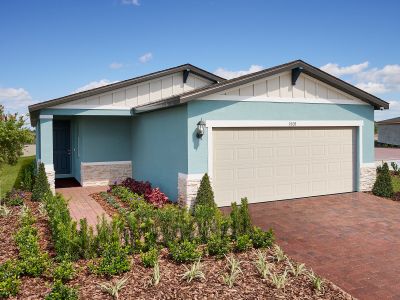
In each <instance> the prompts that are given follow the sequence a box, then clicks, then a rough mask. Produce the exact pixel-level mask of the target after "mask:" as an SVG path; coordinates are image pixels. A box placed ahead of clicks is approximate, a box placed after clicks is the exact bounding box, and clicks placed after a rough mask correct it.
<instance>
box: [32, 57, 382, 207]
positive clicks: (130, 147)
mask: <svg viewBox="0 0 400 300" xmlns="http://www.w3.org/2000/svg"><path fill="white" fill-rule="evenodd" d="M387 108H389V104H388V103H387V102H385V101H383V100H381V99H379V98H377V97H375V96H373V95H371V94H368V93H366V92H364V91H362V90H360V89H358V88H356V87H354V86H352V85H350V84H348V83H346V82H344V81H342V80H340V79H338V78H336V77H334V76H331V75H329V74H327V73H325V72H323V71H321V70H320V69H318V68H316V67H313V66H311V65H309V64H307V63H305V62H303V61H301V60H297V61H293V62H290V63H287V64H283V65H279V66H276V67H273V68H269V69H266V70H263V71H260V72H257V73H252V74H249V75H245V76H241V77H238V78H235V79H231V80H225V79H223V78H220V77H218V76H216V75H214V74H212V73H209V72H206V71H204V70H202V69H199V68H197V67H195V66H192V65H190V64H186V65H182V66H178V67H176V68H171V69H168V70H164V71H160V72H156V73H152V74H149V75H145V76H141V77H137V78H134V79H129V80H126V81H121V82H118V83H114V84H111V85H108V86H104V87H100V88H96V89H93V90H89V91H85V92H81V93H77V94H73V95H69V96H65V97H62V98H58V99H55V100H50V101H46V102H42V103H38V104H34V105H31V106H30V107H29V111H30V113H31V122H32V126H35V127H36V129H37V152H36V153H37V159H38V160H39V161H41V162H43V163H44V164H45V166H46V172H47V174H48V177H49V181H50V182H51V184H52V186H54V178H62V177H75V178H76V179H77V180H78V181H79V182H80V183H81V184H82V185H83V186H90V185H103V184H108V183H111V182H113V181H115V180H121V179H123V178H124V177H126V176H133V177H134V178H136V179H139V180H148V181H150V182H151V183H152V184H153V185H154V186H159V187H160V188H161V190H162V191H164V192H165V193H166V194H167V195H168V196H169V197H170V198H171V199H172V200H176V199H178V200H180V201H187V203H188V204H190V203H191V201H192V200H193V199H194V197H195V195H196V191H197V188H198V186H199V182H200V179H201V177H202V176H203V174H204V173H206V172H208V174H209V175H210V178H211V181H212V185H213V188H214V192H215V198H216V202H217V203H218V205H219V206H225V205H229V204H230V203H231V202H233V201H239V200H240V198H241V197H245V196H246V197H248V199H249V202H252V203H254V202H263V201H270V200H280V199H291V198H298V197H307V196H316V195H326V194H334V193H344V192H353V191H360V190H369V189H371V186H372V184H373V182H374V180H375V176H376V174H375V164H374V110H377V109H387ZM203 124H204V127H203ZM202 132H204V134H203V135H202Z"/></svg>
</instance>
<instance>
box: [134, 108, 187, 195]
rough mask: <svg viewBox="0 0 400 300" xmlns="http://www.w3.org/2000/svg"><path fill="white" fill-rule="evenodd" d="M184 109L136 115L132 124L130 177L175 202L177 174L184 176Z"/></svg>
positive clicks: (185, 115) (185, 142) (185, 159)
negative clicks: (142, 181)
mask: <svg viewBox="0 0 400 300" xmlns="http://www.w3.org/2000/svg"><path fill="white" fill-rule="evenodd" d="M187 129H188V127H187V109H186V106H179V107H174V108H170V109H166V110H160V111H155V112H151V113H144V114H139V115H137V116H134V117H133V120H132V138H131V141H132V168H133V177H134V178H135V179H138V180H148V181H150V182H151V183H152V185H153V186H154V187H160V189H161V191H163V192H164V193H166V194H167V196H168V197H169V198H170V199H171V200H173V201H174V200H176V199H177V192H178V173H185V174H186V173H187V151H188V147H187V145H188V139H187V136H188V133H187Z"/></svg>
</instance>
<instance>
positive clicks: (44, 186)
mask: <svg viewBox="0 0 400 300" xmlns="http://www.w3.org/2000/svg"><path fill="white" fill-rule="evenodd" d="M48 193H51V191H50V185H49V182H48V180H47V176H46V170H45V168H44V164H43V163H40V165H39V170H38V173H37V176H36V179H35V184H34V185H33V189H32V200H33V201H42V200H43V199H44V198H45V196H46V195H47V194H48Z"/></svg>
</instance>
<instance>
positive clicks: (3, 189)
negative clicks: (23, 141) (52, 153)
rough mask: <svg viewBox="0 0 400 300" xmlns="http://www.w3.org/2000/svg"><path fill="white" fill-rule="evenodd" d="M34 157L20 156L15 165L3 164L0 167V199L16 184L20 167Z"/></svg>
mask: <svg viewBox="0 0 400 300" xmlns="http://www.w3.org/2000/svg"><path fill="white" fill-rule="evenodd" d="M34 159H35V156H26V157H20V158H19V160H18V162H17V164H16V165H15V166H10V165H4V166H3V167H2V168H1V169H0V199H1V198H3V197H4V195H5V194H6V193H7V192H8V191H10V190H11V189H12V188H13V187H14V186H16V185H17V183H18V181H19V180H17V179H18V175H19V173H20V170H21V168H22V167H24V166H26V165H28V164H30V163H31V162H32V161H33V160H34Z"/></svg>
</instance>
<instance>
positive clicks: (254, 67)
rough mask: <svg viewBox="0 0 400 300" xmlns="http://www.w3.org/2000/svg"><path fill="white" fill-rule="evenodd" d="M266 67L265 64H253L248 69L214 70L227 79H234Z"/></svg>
mask: <svg viewBox="0 0 400 300" xmlns="http://www.w3.org/2000/svg"><path fill="white" fill-rule="evenodd" d="M263 69H264V67H263V66H259V65H251V66H250V68H249V69H248V70H239V71H230V70H227V69H224V68H218V69H216V70H215V71H214V74H216V75H218V76H221V77H223V78H226V79H232V78H235V77H239V76H243V75H247V74H250V73H254V72H258V71H261V70H263Z"/></svg>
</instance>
